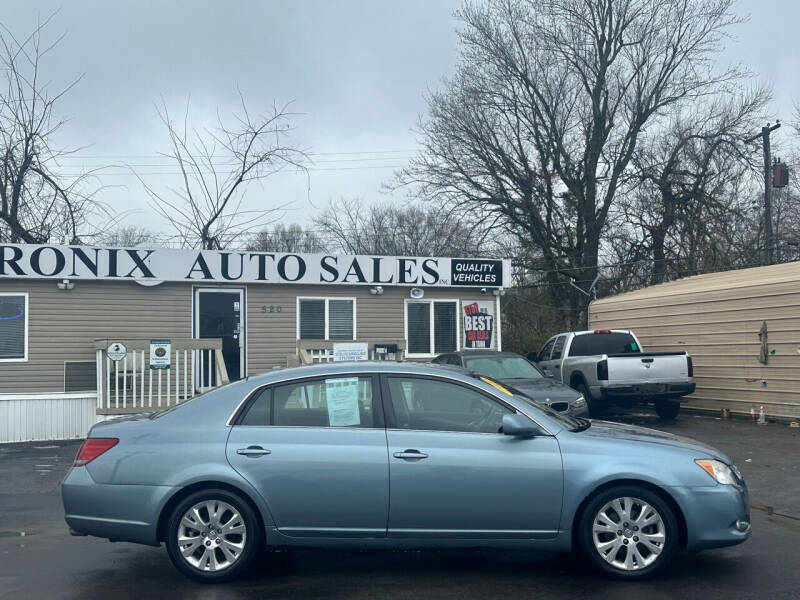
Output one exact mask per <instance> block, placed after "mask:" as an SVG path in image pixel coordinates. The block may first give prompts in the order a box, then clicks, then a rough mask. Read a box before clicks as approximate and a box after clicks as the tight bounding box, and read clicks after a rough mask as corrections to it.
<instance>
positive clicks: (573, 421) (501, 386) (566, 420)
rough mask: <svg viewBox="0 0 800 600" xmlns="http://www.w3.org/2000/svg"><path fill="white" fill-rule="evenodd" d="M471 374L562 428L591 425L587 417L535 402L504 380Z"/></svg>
mask: <svg viewBox="0 0 800 600" xmlns="http://www.w3.org/2000/svg"><path fill="white" fill-rule="evenodd" d="M472 376H473V377H475V378H476V379H480V380H482V381H484V382H485V383H488V384H489V385H491V386H492V387H494V388H497V389H498V390H500V391H501V392H503V393H504V394H509V395H511V396H513V397H514V398H516V399H517V400H520V401H521V402H524V403H525V404H528V405H530V406H531V407H533V408H534V409H536V410H538V411H540V412H543V413H544V414H545V415H547V416H548V417H549V418H550V419H552V420H553V421H557V422H558V423H559V424H560V425H561V426H562V427H564V429H567V430H569V431H583V430H584V429H589V427H591V422H590V421H589V419H583V418H581V417H570V416H569V415H565V414H564V413H560V412H558V411H556V410H554V409H552V408H550V407H549V406H547V405H546V404H542V403H541V402H537V401H536V400H534V399H533V398H531V397H530V396H528V395H527V394H525V393H524V392H521V391H520V390H518V389H516V388H515V387H514V386H513V385H508V384H507V383H505V382H502V383H501V382H499V381H497V380H495V379H494V378H493V377H487V376H486V375H479V374H478V373H473V375H472Z"/></svg>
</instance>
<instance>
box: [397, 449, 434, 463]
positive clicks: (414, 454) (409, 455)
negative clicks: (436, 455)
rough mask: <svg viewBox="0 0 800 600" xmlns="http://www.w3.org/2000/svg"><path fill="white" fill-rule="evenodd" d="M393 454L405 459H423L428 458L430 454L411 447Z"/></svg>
mask: <svg viewBox="0 0 800 600" xmlns="http://www.w3.org/2000/svg"><path fill="white" fill-rule="evenodd" d="M392 456H394V457H395V458H402V459H404V460H421V459H423V458H428V455H427V454H425V453H424V452H420V451H419V450H411V449H408V450H404V451H403V452H395V453H394V454H393V455H392Z"/></svg>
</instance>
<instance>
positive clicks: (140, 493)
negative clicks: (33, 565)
mask: <svg viewBox="0 0 800 600" xmlns="http://www.w3.org/2000/svg"><path fill="white" fill-rule="evenodd" d="M174 491H175V488H173V487H170V486H155V485H107V484H100V483H97V482H95V481H94V480H93V479H92V477H91V475H90V474H89V472H88V470H87V469H86V468H85V467H73V468H72V469H70V471H69V473H67V477H66V478H65V479H64V482H63V483H62V484H61V499H62V501H63V503H64V518H65V520H66V521H67V525H68V526H69V528H70V530H71V531H70V533H73V535H76V534H77V535H93V536H97V537H102V538H108V539H110V540H112V541H124V542H135V543H139V544H149V545H151V546H158V537H157V527H158V515H159V513H160V510H161V507H162V506H163V505H164V503H165V502H166V501H167V499H168V498H169V497H170V496H171V494H172V493H173V492H174Z"/></svg>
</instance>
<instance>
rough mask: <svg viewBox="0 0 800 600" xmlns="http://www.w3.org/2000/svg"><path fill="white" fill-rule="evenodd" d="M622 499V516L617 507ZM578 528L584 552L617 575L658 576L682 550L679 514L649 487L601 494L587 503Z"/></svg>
mask: <svg viewBox="0 0 800 600" xmlns="http://www.w3.org/2000/svg"><path fill="white" fill-rule="evenodd" d="M617 503H619V504H618V506H619V507H621V508H622V509H623V512H622V514H620V513H619V512H618V511H617V509H615V508H614V507H615V506H617ZM625 509H627V510H628V512H627V514H626V513H625V512H624V510H625ZM601 513H602V516H601ZM615 515H616V517H615ZM617 518H618V519H619V520H618V522H617V520H616V519H617ZM626 524H627V525H626ZM578 528H579V529H578V542H579V543H580V548H581V551H582V552H583V554H584V556H586V557H587V558H588V559H589V562H590V563H591V564H592V566H593V567H594V568H595V569H597V570H599V571H600V572H601V573H603V574H604V575H606V576H607V577H611V578H614V579H625V580H632V579H647V578H650V577H653V576H655V575H656V574H658V573H659V572H660V571H662V570H663V569H664V568H665V567H666V566H667V565H668V564H669V562H670V561H671V560H672V558H673V557H674V555H675V552H676V551H677V549H678V536H679V528H678V521H677V518H676V516H675V513H674V512H673V510H672V508H671V507H670V505H669V504H668V503H667V502H665V501H664V500H663V499H662V497H661V496H659V495H658V494H657V493H655V492H653V491H652V490H650V489H648V488H646V487H643V486H636V485H624V486H615V487H612V488H609V489H606V490H603V491H601V492H599V493H598V494H596V495H595V496H594V497H592V498H591V500H590V501H589V502H588V503H587V504H586V506H585V508H584V510H583V511H582V513H581V515H580V522H579V524H578Z"/></svg>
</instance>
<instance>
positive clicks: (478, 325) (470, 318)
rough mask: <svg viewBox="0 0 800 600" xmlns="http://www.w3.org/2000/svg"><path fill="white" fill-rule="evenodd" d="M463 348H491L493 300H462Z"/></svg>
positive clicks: (492, 344)
mask: <svg viewBox="0 0 800 600" xmlns="http://www.w3.org/2000/svg"><path fill="white" fill-rule="evenodd" d="M461 308H462V315H461V316H462V319H463V324H464V326H463V327H462V329H463V331H464V340H463V341H464V343H463V344H462V347H463V348H465V349H478V348H482V349H485V348H493V347H494V342H493V337H492V334H493V333H494V302H486V301H482V300H481V301H477V302H462V304H461Z"/></svg>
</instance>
